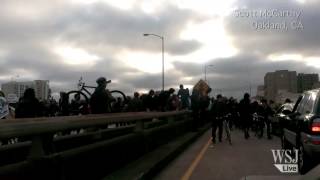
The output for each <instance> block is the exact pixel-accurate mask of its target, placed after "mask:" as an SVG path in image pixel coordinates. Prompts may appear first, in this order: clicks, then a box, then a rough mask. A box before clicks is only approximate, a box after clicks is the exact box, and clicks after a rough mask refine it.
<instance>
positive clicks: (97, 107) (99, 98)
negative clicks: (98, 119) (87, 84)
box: [90, 77, 115, 114]
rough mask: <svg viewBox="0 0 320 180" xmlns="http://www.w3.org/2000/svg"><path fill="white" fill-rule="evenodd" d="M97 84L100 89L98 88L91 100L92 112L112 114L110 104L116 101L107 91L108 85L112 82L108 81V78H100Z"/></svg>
mask: <svg viewBox="0 0 320 180" xmlns="http://www.w3.org/2000/svg"><path fill="white" fill-rule="evenodd" d="M96 82H97V84H98V87H96V89H95V91H94V93H93V94H92V96H91V99H90V107H91V112H92V114H102V113H108V112H111V107H110V106H109V104H110V103H111V102H113V101H115V99H114V98H113V97H112V96H111V93H110V92H109V91H108V90H106V87H107V84H108V83H110V82H111V81H110V80H109V81H107V80H106V78H104V77H100V78H98V79H97V81H96Z"/></svg>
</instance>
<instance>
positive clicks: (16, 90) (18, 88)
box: [1, 81, 34, 98]
mask: <svg viewBox="0 0 320 180" xmlns="http://www.w3.org/2000/svg"><path fill="white" fill-rule="evenodd" d="M28 88H34V84H33V82H32V81H28V82H16V81H11V82H8V83H4V84H2V85H1V89H2V91H3V92H4V94H5V96H9V95H10V94H14V95H16V96H17V97H18V98H20V97H22V96H23V93H24V91H25V90H26V89H28Z"/></svg>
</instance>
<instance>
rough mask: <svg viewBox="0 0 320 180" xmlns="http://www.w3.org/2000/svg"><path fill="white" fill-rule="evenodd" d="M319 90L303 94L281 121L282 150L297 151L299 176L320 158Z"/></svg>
mask: <svg viewBox="0 0 320 180" xmlns="http://www.w3.org/2000/svg"><path fill="white" fill-rule="evenodd" d="M319 97H320V89H315V90H310V91H306V92H304V93H303V94H302V95H301V96H300V97H299V98H298V100H297V102H296V103H295V105H294V107H293V110H292V112H291V113H290V114H288V115H285V116H284V117H283V118H282V120H283V123H282V126H283V135H282V148H284V149H291V148H296V149H298V150H299V151H298V152H299V155H298V168H299V172H300V173H301V174H304V173H305V172H306V171H307V170H309V168H310V166H311V165H313V164H314V163H319V162H320V161H319V159H320V158H319V157H320V98H319Z"/></svg>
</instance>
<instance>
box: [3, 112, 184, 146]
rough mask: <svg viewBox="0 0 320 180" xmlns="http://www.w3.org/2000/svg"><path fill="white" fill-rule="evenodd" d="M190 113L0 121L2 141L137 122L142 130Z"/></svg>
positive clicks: (126, 114) (150, 113) (120, 114)
mask: <svg viewBox="0 0 320 180" xmlns="http://www.w3.org/2000/svg"><path fill="white" fill-rule="evenodd" d="M188 112H189V111H171V112H136V113H112V114H104V115H87V116H61V117H47V118H24V119H12V120H1V121H0V140H1V139H6V138H14V137H23V136H35V135H41V134H52V133H56V132H59V131H65V130H71V129H80V128H88V127H95V126H100V125H108V124H114V123H128V122H136V124H137V126H138V127H137V129H140V128H141V127H143V126H141V125H142V124H143V122H144V120H147V119H152V118H162V117H170V116H177V115H181V114H185V113H188Z"/></svg>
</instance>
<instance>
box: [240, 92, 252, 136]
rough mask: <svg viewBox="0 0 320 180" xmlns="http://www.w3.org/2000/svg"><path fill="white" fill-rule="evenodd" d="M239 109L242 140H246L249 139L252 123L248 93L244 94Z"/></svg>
mask: <svg viewBox="0 0 320 180" xmlns="http://www.w3.org/2000/svg"><path fill="white" fill-rule="evenodd" d="M239 108H240V118H241V121H242V124H243V131H244V138H245V139H248V138H249V137H250V135H249V128H250V125H251V122H252V116H251V104H250V95H249V93H245V94H244V96H243V99H242V100H241V101H240V104H239Z"/></svg>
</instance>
